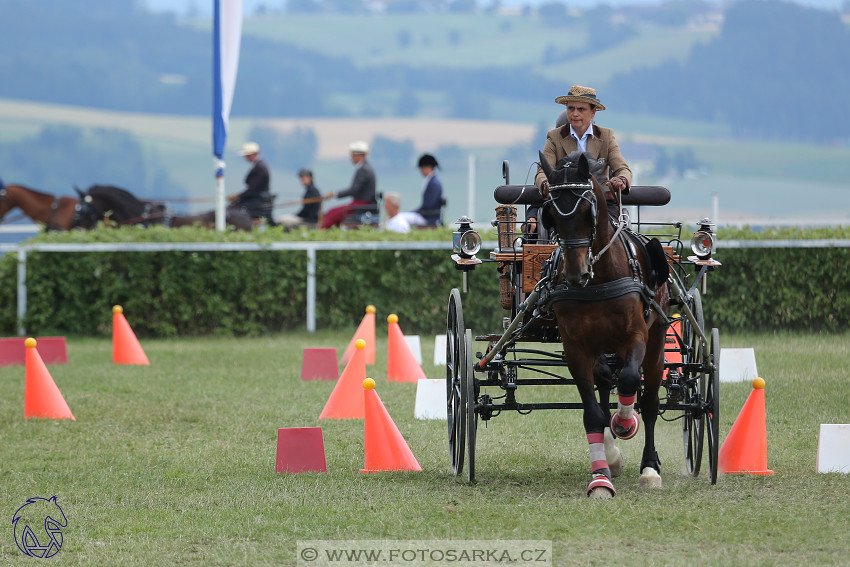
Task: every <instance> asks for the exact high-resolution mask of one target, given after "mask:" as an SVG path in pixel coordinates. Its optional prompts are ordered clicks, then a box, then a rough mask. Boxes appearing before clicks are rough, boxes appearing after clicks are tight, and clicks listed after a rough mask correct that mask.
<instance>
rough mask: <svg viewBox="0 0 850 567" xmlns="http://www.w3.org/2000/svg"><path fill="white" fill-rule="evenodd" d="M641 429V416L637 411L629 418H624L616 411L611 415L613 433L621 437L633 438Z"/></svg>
mask: <svg viewBox="0 0 850 567" xmlns="http://www.w3.org/2000/svg"><path fill="white" fill-rule="evenodd" d="M639 429H640V418H639V417H638V415H637V414H636V413H633V414H632V417H630V418H629V419H622V418H621V417H620V416H619V415H617V414H616V413H615V414H614V415H613V416H611V433H613V434H614V437H617V438H619V439H631V438H632V437H634V436H635V435H637V432H638V430H639Z"/></svg>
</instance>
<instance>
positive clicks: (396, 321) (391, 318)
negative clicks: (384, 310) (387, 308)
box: [387, 313, 398, 325]
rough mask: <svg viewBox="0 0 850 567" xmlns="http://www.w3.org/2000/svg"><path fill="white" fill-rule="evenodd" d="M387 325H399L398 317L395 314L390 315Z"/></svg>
mask: <svg viewBox="0 0 850 567" xmlns="http://www.w3.org/2000/svg"><path fill="white" fill-rule="evenodd" d="M387 323H389V324H390V325H392V324H393V323H398V315H396V314H395V313H392V314H390V316H389V317H387Z"/></svg>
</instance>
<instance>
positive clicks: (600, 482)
mask: <svg viewBox="0 0 850 567" xmlns="http://www.w3.org/2000/svg"><path fill="white" fill-rule="evenodd" d="M597 488H605V489H607V490H608V491H609V492H610V493H611V494H610V495H611V496H614V495H615V494H617V491H616V490H615V489H614V484H613V483H612V482H611V479H610V478H608V477H607V476H605V475H604V474H602V473H594V474H593V480H591V481H590V484H589V485H587V495H588V496H591V495H592V493H593V491H594V490H595V489H597Z"/></svg>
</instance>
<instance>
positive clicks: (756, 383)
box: [753, 378, 764, 390]
mask: <svg viewBox="0 0 850 567" xmlns="http://www.w3.org/2000/svg"><path fill="white" fill-rule="evenodd" d="M753 388H755V389H756V390H764V378H756V379H754V380H753Z"/></svg>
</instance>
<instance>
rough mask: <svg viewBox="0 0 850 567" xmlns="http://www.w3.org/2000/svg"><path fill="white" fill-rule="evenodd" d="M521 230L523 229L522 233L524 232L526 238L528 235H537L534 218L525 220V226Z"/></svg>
mask: <svg viewBox="0 0 850 567" xmlns="http://www.w3.org/2000/svg"><path fill="white" fill-rule="evenodd" d="M523 228H524V232H525V235H526V236H528V235H530V234H536V233H537V219H536V218H534V217H531V218H530V219H528V220H526V221H525V226H524V227H523Z"/></svg>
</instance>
